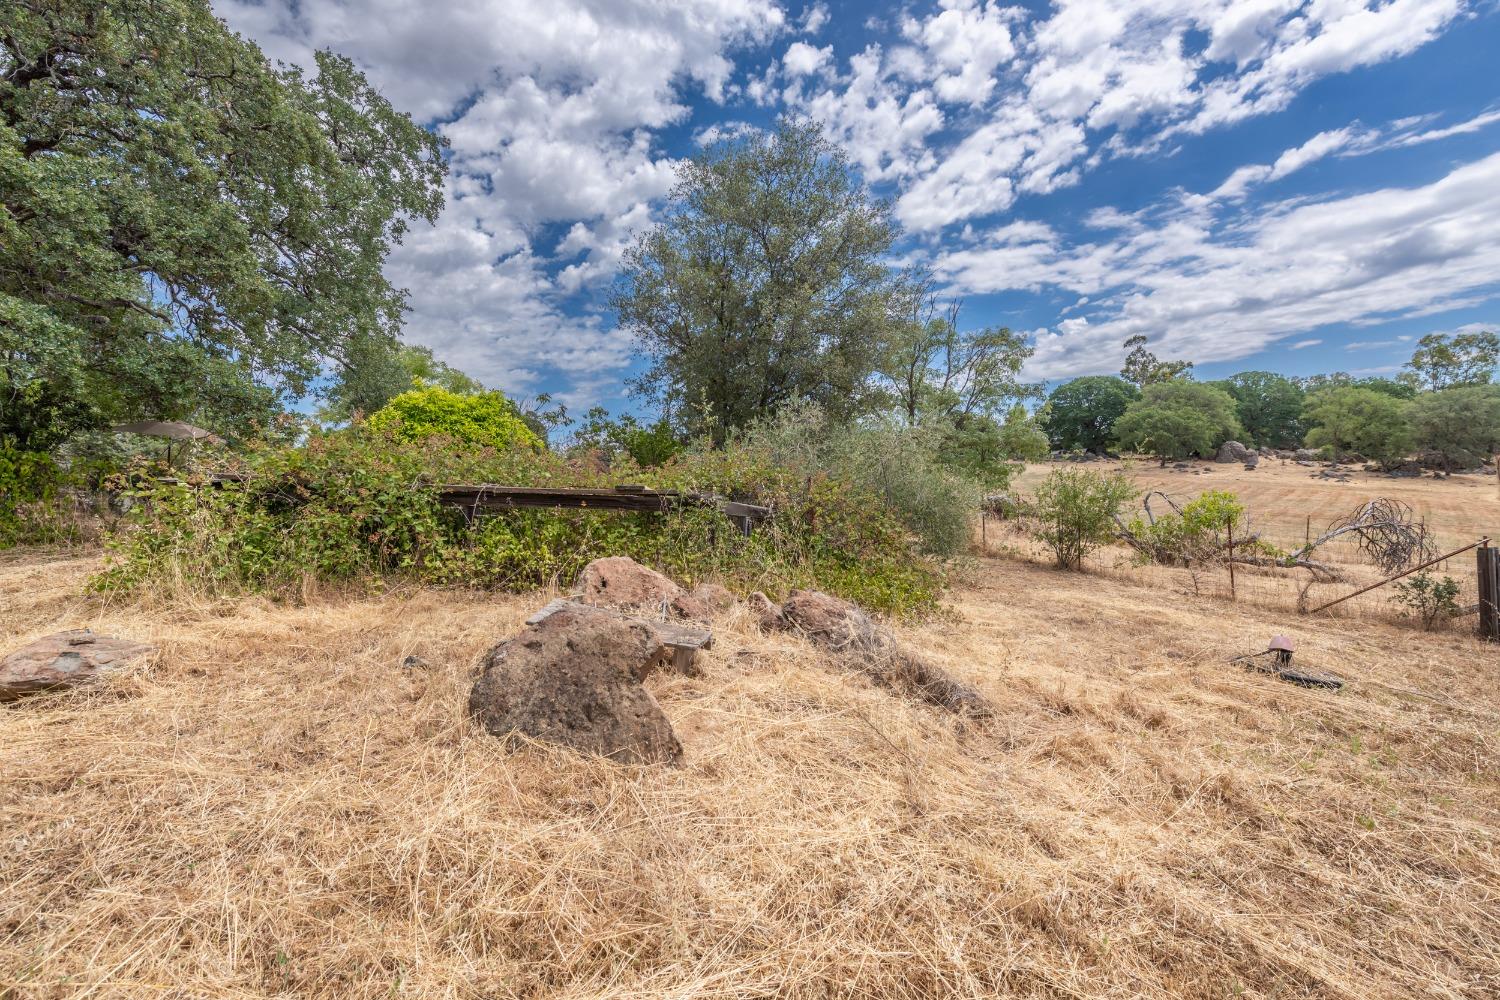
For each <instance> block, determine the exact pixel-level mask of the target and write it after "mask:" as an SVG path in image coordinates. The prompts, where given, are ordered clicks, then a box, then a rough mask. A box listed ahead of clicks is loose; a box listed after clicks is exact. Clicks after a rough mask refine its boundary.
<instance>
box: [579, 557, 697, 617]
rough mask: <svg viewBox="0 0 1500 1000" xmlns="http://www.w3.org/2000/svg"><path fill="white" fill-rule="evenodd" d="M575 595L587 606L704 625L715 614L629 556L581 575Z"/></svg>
mask: <svg viewBox="0 0 1500 1000" xmlns="http://www.w3.org/2000/svg"><path fill="white" fill-rule="evenodd" d="M574 593H575V594H576V595H577V596H578V597H579V599H580V600H582V601H583V602H584V603H586V604H597V605H600V606H602V607H607V608H628V609H632V610H636V611H642V612H647V613H650V614H657V615H666V616H670V617H675V618H693V619H697V620H699V621H705V620H707V619H709V618H711V617H713V613H712V611H711V610H710V608H709V607H708V605H706V604H704V603H703V602H702V601H700V600H698V599H697V598H696V597H694V596H693V595H692V594H689V593H688V592H687V591H685V590H683V589H682V588H681V587H679V586H678V585H677V584H676V583H674V582H672V580H671V578H669V577H666V576H663V575H662V574H661V573H658V572H657V571H656V570H654V569H651V568H650V567H649V566H642V565H641V564H640V563H638V562H636V561H635V560H634V559H631V558H630V557H629V556H609V557H607V558H605V559H595V560H594V561H593V562H591V563H589V564H588V565H587V566H585V567H584V568H583V572H582V573H580V574H578V582H577V583H576V584H575V585H574Z"/></svg>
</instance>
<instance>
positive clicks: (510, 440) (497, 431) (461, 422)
mask: <svg viewBox="0 0 1500 1000" xmlns="http://www.w3.org/2000/svg"><path fill="white" fill-rule="evenodd" d="M369 424H370V427H372V428H373V429H375V430H380V431H388V432H390V434H391V435H392V436H394V437H395V438H396V439H398V440H401V441H420V440H423V439H425V438H429V437H433V436H436V435H439V434H441V435H444V436H446V437H449V438H452V439H454V440H456V441H462V442H464V443H466V444H473V445H479V446H480V447H485V448H533V449H535V448H540V447H541V446H542V441H541V439H540V438H538V437H537V436H536V434H535V433H534V432H533V431H532V430H531V428H530V427H527V426H526V422H525V421H524V420H522V419H521V414H520V412H519V411H518V410H517V409H516V404H515V403H512V402H511V401H510V400H509V399H507V398H506V396H505V394H504V393H500V392H481V393H478V394H475V395H460V394H459V393H456V392H449V391H448V390H447V389H444V388H442V387H441V386H436V385H419V386H415V387H414V388H411V389H408V390H407V391H406V392H403V393H401V395H399V396H397V397H395V398H394V399H392V400H391V401H390V402H389V403H386V404H385V406H383V407H381V408H380V409H379V410H376V411H375V413H373V414H372V415H371V416H370V419H369Z"/></svg>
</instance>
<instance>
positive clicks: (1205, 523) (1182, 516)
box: [1125, 490, 1284, 567]
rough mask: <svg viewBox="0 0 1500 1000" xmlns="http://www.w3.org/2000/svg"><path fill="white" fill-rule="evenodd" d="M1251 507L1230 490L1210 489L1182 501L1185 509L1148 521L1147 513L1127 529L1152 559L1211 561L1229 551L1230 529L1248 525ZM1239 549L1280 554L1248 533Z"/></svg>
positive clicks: (1175, 562)
mask: <svg viewBox="0 0 1500 1000" xmlns="http://www.w3.org/2000/svg"><path fill="white" fill-rule="evenodd" d="M1245 520H1247V510H1245V504H1242V502H1241V499H1239V496H1236V495H1235V493H1230V492H1229V490H1206V492H1203V493H1202V495H1199V496H1197V498H1194V499H1191V501H1188V502H1187V504H1184V505H1182V511H1181V513H1179V511H1170V513H1167V514H1160V516H1157V519H1155V520H1152V522H1148V520H1146V519H1145V517H1133V519H1131V520H1130V523H1128V525H1125V531H1128V532H1130V535H1131V537H1133V538H1134V540H1136V544H1137V546H1139V549H1137V550H1139V552H1140V555H1142V558H1143V559H1146V561H1149V562H1158V564H1161V565H1179V567H1185V565H1194V564H1199V562H1209V561H1212V559H1218V558H1221V556H1226V555H1227V553H1229V540H1230V532H1232V531H1236V529H1244V526H1245ZM1235 552H1238V553H1250V552H1254V553H1257V555H1266V556H1271V558H1280V556H1281V555H1284V553H1281V550H1280V549H1275V547H1274V546H1269V544H1265V543H1262V541H1251V540H1247V538H1245V537H1244V532H1242V534H1241V538H1239V540H1236V544H1235Z"/></svg>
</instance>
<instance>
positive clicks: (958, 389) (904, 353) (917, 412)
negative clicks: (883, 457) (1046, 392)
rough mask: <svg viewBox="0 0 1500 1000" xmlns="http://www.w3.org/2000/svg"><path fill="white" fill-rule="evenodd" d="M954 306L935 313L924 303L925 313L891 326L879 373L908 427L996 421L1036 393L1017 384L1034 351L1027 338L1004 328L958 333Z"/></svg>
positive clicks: (1028, 386) (1036, 388) (1035, 387)
mask: <svg viewBox="0 0 1500 1000" xmlns="http://www.w3.org/2000/svg"><path fill="white" fill-rule="evenodd" d="M908 294H910V293H908ZM920 297H921V298H922V299H928V300H929V301H930V299H929V297H928V296H926V295H922V296H920ZM959 308H960V303H957V302H955V303H952V304H951V305H949V306H948V307H947V309H945V310H943V311H942V313H941V314H938V312H937V309H936V307H935V306H934V305H931V304H929V305H928V306H926V307H925V309H924V310H923V312H924V313H925V315H922V316H918V317H912V318H910V319H907V320H906V321H904V322H897V323H894V324H892V329H891V334H890V337H891V342H890V351H889V353H888V355H887V357H886V359H885V360H884V362H883V364H882V366H881V374H883V375H884V376H885V377H886V378H887V379H889V380H890V382H891V384H892V386H894V393H895V397H896V404H897V409H898V410H899V411H900V413H901V415H902V417H903V419H905V421H906V423H907V424H908V425H915V424H916V423H918V422H919V421H921V420H924V419H926V420H931V419H934V418H937V419H944V420H950V421H952V420H962V419H964V418H969V417H975V416H980V415H986V416H991V417H998V416H999V415H1000V414H1001V413H1008V412H1009V411H1010V409H1011V407H1012V406H1014V405H1015V404H1016V403H1017V402H1020V401H1022V400H1026V399H1035V398H1038V397H1039V396H1040V395H1041V386H1039V385H1035V384H1030V383H1025V382H1022V381H1021V368H1022V367H1023V366H1024V365H1025V364H1026V360H1027V359H1028V358H1030V357H1031V355H1032V353H1033V350H1034V349H1033V348H1032V346H1031V345H1030V344H1029V343H1027V342H1026V338H1025V337H1023V336H1021V335H1020V334H1018V333H1014V332H1012V331H1011V330H1010V329H1009V328H1008V327H1003V326H1001V327H986V328H984V329H981V330H970V331H967V332H964V331H960V330H959V328H958V316H959Z"/></svg>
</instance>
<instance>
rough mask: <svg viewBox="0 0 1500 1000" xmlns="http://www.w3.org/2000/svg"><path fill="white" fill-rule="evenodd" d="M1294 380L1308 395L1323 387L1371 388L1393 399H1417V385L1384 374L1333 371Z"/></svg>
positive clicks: (1300, 376) (1303, 376) (1296, 377)
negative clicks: (1354, 374)
mask: <svg viewBox="0 0 1500 1000" xmlns="http://www.w3.org/2000/svg"><path fill="white" fill-rule="evenodd" d="M1292 381H1293V382H1295V383H1296V384H1297V386H1298V387H1299V388H1300V389H1301V390H1302V391H1303V392H1304V393H1305V394H1306V395H1308V396H1310V395H1312V394H1313V393H1315V392H1317V391H1319V390H1321V389H1338V388H1355V389H1369V390H1370V391H1372V392H1378V393H1380V394H1381V395H1383V396H1390V397H1391V398H1392V399H1415V398H1416V395H1417V387H1416V386H1415V385H1413V384H1411V383H1410V382H1400V381H1397V380H1396V379H1393V378H1386V377H1384V376H1382V375H1370V376H1367V377H1365V378H1355V377H1354V376H1353V375H1350V374H1349V373H1348V372H1332V373H1330V374H1327V375H1299V376H1294V377H1293V378H1292Z"/></svg>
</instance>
